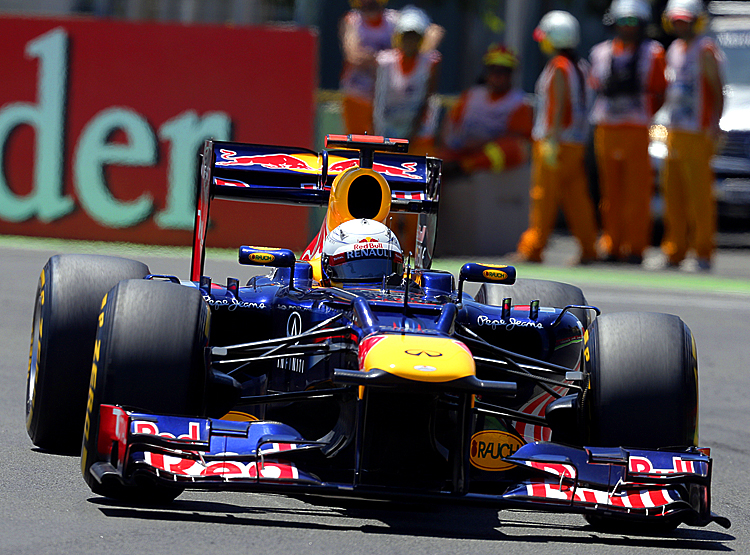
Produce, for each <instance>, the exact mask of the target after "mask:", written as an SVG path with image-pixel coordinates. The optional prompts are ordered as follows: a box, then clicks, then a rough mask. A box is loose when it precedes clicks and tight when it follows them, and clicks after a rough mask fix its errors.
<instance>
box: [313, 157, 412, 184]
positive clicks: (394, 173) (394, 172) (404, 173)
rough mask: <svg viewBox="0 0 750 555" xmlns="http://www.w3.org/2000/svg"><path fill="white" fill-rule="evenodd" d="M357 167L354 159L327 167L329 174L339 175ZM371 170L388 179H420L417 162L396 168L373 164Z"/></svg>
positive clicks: (356, 161) (406, 163)
mask: <svg viewBox="0 0 750 555" xmlns="http://www.w3.org/2000/svg"><path fill="white" fill-rule="evenodd" d="M357 167H359V160H357V159H356V158H350V159H347V160H341V161H339V162H334V163H333V164H331V165H330V166H328V172H329V173H341V172H343V171H346V170H348V169H350V168H357ZM372 169H373V170H375V171H376V172H378V173H380V174H382V175H387V176H388V177H402V178H405V179H422V178H421V177H420V176H419V175H416V173H415V172H416V171H417V162H404V163H403V164H400V165H398V166H391V165H389V164H379V163H378V162H375V163H374V164H373V165H372Z"/></svg>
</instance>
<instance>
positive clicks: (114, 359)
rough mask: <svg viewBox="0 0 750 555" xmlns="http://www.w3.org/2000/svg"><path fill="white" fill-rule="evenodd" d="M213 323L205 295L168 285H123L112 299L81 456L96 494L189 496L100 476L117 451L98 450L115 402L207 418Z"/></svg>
mask: <svg viewBox="0 0 750 555" xmlns="http://www.w3.org/2000/svg"><path fill="white" fill-rule="evenodd" d="M209 317H210V315H209V310H208V306H207V305H206V303H205V302H204V301H203V299H202V297H201V293H200V291H199V290H198V289H195V288H192V287H184V286H180V285H176V284H173V283H168V282H155V281H135V280H131V281H123V282H121V283H119V284H118V285H117V286H116V287H115V288H114V289H112V291H110V292H109V294H108V295H107V297H106V298H105V302H104V304H103V308H102V312H101V316H100V318H99V329H98V333H97V336H96V342H97V347H98V350H95V355H94V364H93V366H92V369H91V380H90V388H89V397H90V402H89V403H88V409H87V410H88V412H87V414H86V424H85V426H84V439H83V448H82V451H81V459H82V460H81V469H82V471H83V477H84V480H85V481H86V483H87V484H88V485H89V487H90V488H91V490H92V491H93V492H94V493H97V494H99V495H103V496H105V497H112V498H116V499H123V500H128V501H137V502H144V503H159V502H166V501H171V500H172V499H174V498H175V497H177V495H179V494H180V493H181V492H182V488H180V487H168V486H164V485H162V484H158V483H155V482H153V481H151V480H149V479H147V478H141V477H139V476H134V477H133V480H134V483H135V485H129V486H123V485H122V484H121V483H120V482H119V481H116V480H113V481H104V482H102V483H99V482H98V481H97V480H96V478H94V476H93V474H92V473H91V467H92V466H93V465H94V464H95V463H97V462H110V461H109V458H110V456H111V447H112V446H106V445H105V446H102V445H99V444H98V443H99V442H98V432H99V407H100V405H102V404H110V405H120V406H123V407H126V408H130V409H135V410H140V411H143V412H146V413H155V414H172V415H180V416H197V417H201V416H203V415H204V414H205V394H206V383H207V369H208V354H207V353H208V351H207V346H208V336H207V333H208V322H209ZM97 355H98V356H97ZM100 449H101V450H100ZM128 478H130V477H128Z"/></svg>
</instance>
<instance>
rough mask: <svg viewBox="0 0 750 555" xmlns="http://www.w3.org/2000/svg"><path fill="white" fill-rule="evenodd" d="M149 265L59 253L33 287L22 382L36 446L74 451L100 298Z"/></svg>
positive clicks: (28, 427) (138, 275)
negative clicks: (33, 299)
mask: <svg viewBox="0 0 750 555" xmlns="http://www.w3.org/2000/svg"><path fill="white" fill-rule="evenodd" d="M148 273H149V269H148V266H146V265H145V264H142V263H141V262H136V261H134V260H127V259H124V258H116V257H113V256H98V255H57V256H53V257H52V258H50V259H49V261H48V262H47V264H46V265H45V266H44V269H43V270H42V275H41V277H40V278H39V286H38V288H37V295H36V303H35V305H34V317H33V321H32V330H31V349H30V353H29V368H28V373H27V379H26V430H27V431H28V434H29V437H30V438H31V441H32V443H34V445H36V446H37V447H41V448H42V449H46V450H48V451H52V452H56V453H69V454H74V453H77V452H78V450H79V449H80V446H81V431H82V430H83V419H84V415H85V413H86V390H87V386H88V383H89V374H90V372H91V357H92V354H93V351H94V338H95V336H96V321H97V317H98V315H99V310H100V309H101V305H102V297H104V294H105V293H106V292H107V291H109V290H110V289H111V288H112V287H114V286H115V285H117V283H118V282H119V281H120V280H123V279H136V278H143V277H144V276H145V275H147V274H148Z"/></svg>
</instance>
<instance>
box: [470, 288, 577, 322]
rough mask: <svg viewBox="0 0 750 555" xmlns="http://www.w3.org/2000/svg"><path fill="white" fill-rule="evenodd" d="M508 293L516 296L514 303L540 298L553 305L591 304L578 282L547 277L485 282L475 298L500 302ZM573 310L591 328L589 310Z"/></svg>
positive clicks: (555, 306)
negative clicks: (570, 283) (501, 282)
mask: <svg viewBox="0 0 750 555" xmlns="http://www.w3.org/2000/svg"><path fill="white" fill-rule="evenodd" d="M508 297H510V298H511V299H513V304H528V303H530V302H531V301H533V300H538V301H539V304H540V305H541V306H547V307H551V308H565V307H566V306H568V305H579V306H586V305H588V303H587V302H586V297H584V295H583V291H581V289H580V288H578V287H576V286H575V285H569V284H567V283H560V282H557V281H547V280H544V279H517V280H516V282H515V283H514V284H513V285H500V284H493V283H483V284H482V285H481V287H480V288H479V291H478V292H477V294H476V297H475V299H476V301H477V302H479V303H483V304H488V305H492V306H501V305H502V304H503V299H505V298H508ZM570 312H571V313H572V314H574V315H575V316H576V317H577V318H578V319H579V320H580V321H581V324H583V328H584V329H586V328H588V325H589V313H588V311H587V310H581V309H576V308H574V309H571V311H570Z"/></svg>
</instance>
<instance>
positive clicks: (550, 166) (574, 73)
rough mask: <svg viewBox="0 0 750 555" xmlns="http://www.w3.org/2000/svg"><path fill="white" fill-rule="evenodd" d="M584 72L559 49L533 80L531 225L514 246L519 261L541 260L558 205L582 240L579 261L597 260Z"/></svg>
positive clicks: (584, 68) (580, 62) (569, 224)
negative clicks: (587, 156) (587, 159)
mask: <svg viewBox="0 0 750 555" xmlns="http://www.w3.org/2000/svg"><path fill="white" fill-rule="evenodd" d="M587 76H588V69H587V67H586V65H585V64H584V63H583V62H582V61H579V62H577V63H575V62H573V61H572V60H571V59H569V58H568V57H566V56H564V55H562V54H558V55H556V56H555V57H554V58H552V59H551V60H550V61H549V62H548V63H547V65H546V66H545V68H544V70H543V71H542V74H541V76H540V77H539V79H538V80H537V83H536V94H537V100H538V106H537V112H536V116H535V122H534V129H533V131H532V138H533V139H534V145H533V148H532V154H531V173H532V174H531V210H530V213H529V228H528V229H527V230H526V231H525V232H524V233H523V235H521V239H520V240H519V243H518V247H517V248H516V250H517V255H518V257H519V258H520V259H522V260H523V259H525V260H529V261H532V262H541V260H542V251H543V250H544V247H545V246H546V244H547V239H548V238H549V235H550V233H552V230H553V228H554V225H555V220H556V218H557V212H558V209H559V207H560V206H561V205H562V208H563V213H564V214H565V220H566V222H567V224H568V227H569V228H570V231H571V233H572V234H573V235H574V236H575V237H576V239H578V242H579V243H580V246H581V257H580V261H581V262H587V261H592V260H595V259H596V248H595V242H596V235H597V228H596V218H595V215H594V204H593V202H592V200H591V195H590V194H589V188H588V179H587V177H586V168H585V166H584V157H585V141H586V136H587V133H588V122H587V116H588V114H587V106H588V102H587V100H586V79H587Z"/></svg>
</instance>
